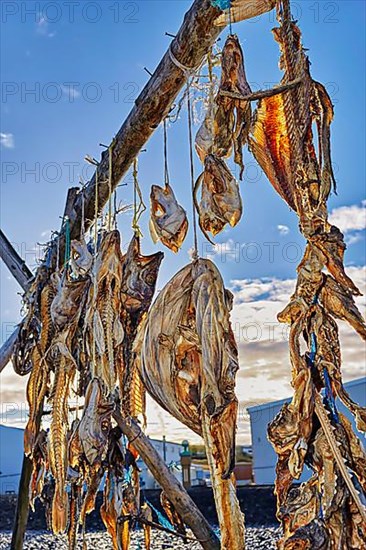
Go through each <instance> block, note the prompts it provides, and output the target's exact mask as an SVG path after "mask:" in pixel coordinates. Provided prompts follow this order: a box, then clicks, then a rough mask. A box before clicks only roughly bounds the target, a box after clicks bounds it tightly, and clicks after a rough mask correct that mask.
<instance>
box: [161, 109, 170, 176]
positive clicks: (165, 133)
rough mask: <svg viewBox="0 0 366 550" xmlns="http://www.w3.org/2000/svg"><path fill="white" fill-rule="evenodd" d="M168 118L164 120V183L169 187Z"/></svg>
mask: <svg viewBox="0 0 366 550" xmlns="http://www.w3.org/2000/svg"><path fill="white" fill-rule="evenodd" d="M166 124H167V123H166V118H164V122H163V127H164V183H165V187H167V186H168V185H169V184H170V182H169V170H168V137H167V129H166Z"/></svg>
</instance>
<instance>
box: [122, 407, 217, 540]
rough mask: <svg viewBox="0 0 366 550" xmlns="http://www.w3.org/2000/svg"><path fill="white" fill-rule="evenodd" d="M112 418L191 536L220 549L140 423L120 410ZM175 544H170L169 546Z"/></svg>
mask: <svg viewBox="0 0 366 550" xmlns="http://www.w3.org/2000/svg"><path fill="white" fill-rule="evenodd" d="M113 417H114V419H115V421H116V422H117V424H118V426H119V427H120V428H121V430H122V432H123V433H124V434H125V435H126V436H127V438H128V439H129V440H130V442H131V444H132V445H133V446H134V448H135V449H136V451H137V452H138V453H139V454H140V455H141V458H142V460H143V461H144V462H145V464H146V466H147V467H148V468H149V470H150V472H151V473H152V475H153V476H154V478H155V479H156V481H157V482H158V483H159V485H160V486H161V487H162V489H163V490H164V492H165V493H166V495H167V497H168V498H169V500H170V501H171V502H172V503H173V505H174V508H175V509H176V510H177V512H178V513H179V514H180V516H181V517H182V519H183V521H184V523H186V524H187V525H188V527H190V528H191V530H192V532H193V534H194V536H195V537H196V538H197V540H198V541H199V542H200V544H201V546H202V548H205V549H206V550H220V546H221V545H220V541H219V539H218V537H217V535H216V533H215V532H214V530H213V529H212V527H211V526H210V524H209V523H208V521H207V520H206V518H205V517H204V515H203V514H202V513H201V512H200V510H199V508H198V507H197V506H196V504H195V503H194V502H193V500H192V499H191V497H190V496H189V494H188V493H187V491H186V490H185V489H184V488H183V487H182V485H181V484H180V483H179V481H178V480H177V478H176V477H175V476H174V475H173V474H172V473H171V472H170V470H169V468H168V466H167V465H166V464H165V462H164V460H163V459H162V458H161V456H160V455H159V453H158V452H157V451H156V450H155V448H154V447H153V445H152V443H151V441H150V440H149V439H148V438H147V437H146V435H145V434H144V433H143V432H142V430H141V428H140V426H139V425H138V424H137V423H136V422H135V421H134V420H132V419H131V418H128V419H124V418H122V416H121V415H120V413H119V412H115V413H113ZM173 546H174V545H173V544H172V547H173Z"/></svg>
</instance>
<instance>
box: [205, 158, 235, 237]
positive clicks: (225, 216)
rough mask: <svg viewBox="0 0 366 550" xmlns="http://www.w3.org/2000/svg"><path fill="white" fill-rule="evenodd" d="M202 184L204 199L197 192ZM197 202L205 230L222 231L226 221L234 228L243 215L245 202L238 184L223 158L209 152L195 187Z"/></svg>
mask: <svg viewBox="0 0 366 550" xmlns="http://www.w3.org/2000/svg"><path fill="white" fill-rule="evenodd" d="M201 185H202V196H201V201H200V203H199V204H198V201H197V193H198V189H199V187H200V186H201ZM194 201H195V206H196V210H197V212H198V215H199V224H200V227H201V229H202V231H203V233H204V234H205V235H206V237H207V238H208V240H210V239H209V237H208V236H207V232H208V231H209V232H211V233H212V235H214V236H215V235H217V233H220V232H221V231H222V230H223V229H224V227H225V225H226V224H229V225H230V226H231V227H234V226H235V225H236V224H237V223H238V221H239V220H240V218H241V215H242V210H243V207H242V201H241V197H240V192H239V186H238V183H237V181H236V180H235V178H234V177H233V176H232V174H231V172H230V170H229V169H228V167H227V166H226V164H225V163H224V161H223V160H221V159H219V158H218V157H216V156H214V155H207V157H206V159H205V169H204V172H203V174H201V176H200V177H199V178H198V180H197V182H196V186H195V190H194Z"/></svg>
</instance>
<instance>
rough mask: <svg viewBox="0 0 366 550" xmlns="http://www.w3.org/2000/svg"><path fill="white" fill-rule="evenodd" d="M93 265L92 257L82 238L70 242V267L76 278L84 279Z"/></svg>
mask: <svg viewBox="0 0 366 550" xmlns="http://www.w3.org/2000/svg"><path fill="white" fill-rule="evenodd" d="M92 265H93V256H92V254H91V253H90V251H89V249H88V245H87V244H86V242H85V239H84V237H81V238H80V240H77V239H73V240H72V241H71V256H70V266H71V269H72V272H73V274H74V275H75V276H76V277H85V276H86V275H88V274H89V272H90V270H91V268H92Z"/></svg>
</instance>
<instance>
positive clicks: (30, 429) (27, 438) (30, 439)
mask: <svg viewBox="0 0 366 550" xmlns="http://www.w3.org/2000/svg"><path fill="white" fill-rule="evenodd" d="M35 437H36V425H35V422H34V420H32V419H31V418H30V419H29V420H28V423H27V426H26V428H25V430H24V454H25V455H26V456H30V455H31V454H32V452H33V446H34V441H35Z"/></svg>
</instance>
